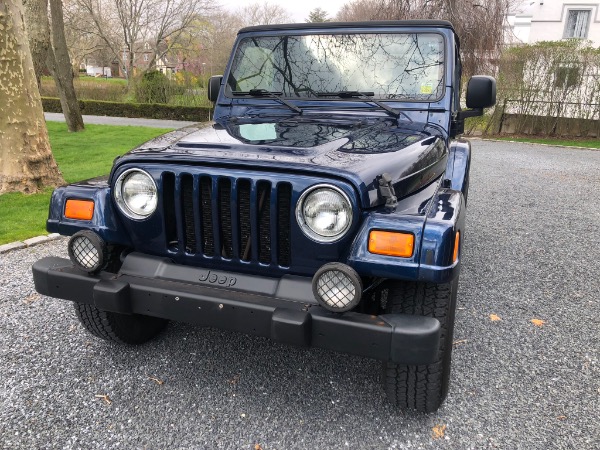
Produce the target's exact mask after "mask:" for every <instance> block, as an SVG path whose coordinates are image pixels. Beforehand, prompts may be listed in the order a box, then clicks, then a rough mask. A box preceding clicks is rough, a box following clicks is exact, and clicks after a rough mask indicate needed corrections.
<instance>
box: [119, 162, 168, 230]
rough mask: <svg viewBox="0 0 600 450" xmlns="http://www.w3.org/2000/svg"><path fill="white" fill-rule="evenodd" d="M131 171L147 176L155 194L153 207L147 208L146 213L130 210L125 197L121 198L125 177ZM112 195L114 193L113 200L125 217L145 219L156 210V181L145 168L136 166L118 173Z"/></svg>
mask: <svg viewBox="0 0 600 450" xmlns="http://www.w3.org/2000/svg"><path fill="white" fill-rule="evenodd" d="M133 173H141V174H142V175H144V176H145V177H146V178H148V180H150V182H151V183H152V189H153V190H154V195H155V199H156V201H155V204H154V207H153V208H152V209H151V210H148V213H147V214H140V213H137V212H135V211H132V210H131V208H130V207H129V205H127V202H126V201H125V199H124V198H123V183H124V182H125V180H126V179H127V177H129V176H130V175H131V174H133ZM113 195H114V199H115V202H116V203H117V206H118V207H119V209H120V210H121V212H122V213H123V214H125V215H126V216H127V217H129V218H130V219H134V220H144V219H147V218H148V217H150V216H151V215H152V214H153V213H154V212H155V211H156V208H157V206H158V189H157V187H156V182H155V181H154V178H152V177H151V176H150V174H149V173H148V172H146V171H145V170H142V169H137V168H133V169H127V170H126V171H124V172H123V173H122V174H121V175H119V177H118V178H117V181H116V183H115V187H114V191H113Z"/></svg>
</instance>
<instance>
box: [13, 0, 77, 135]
mask: <svg viewBox="0 0 600 450" xmlns="http://www.w3.org/2000/svg"><path fill="white" fill-rule="evenodd" d="M24 6H25V21H26V23H27V31H28V35H29V45H30V48H31V49H32V50H31V53H32V59H33V66H34V68H35V75H36V79H37V83H38V87H39V86H40V82H41V77H42V75H43V74H46V73H50V74H52V76H53V78H54V82H55V83H56V88H57V91H58V94H59V97H60V103H61V106H62V110H63V114H64V116H65V120H66V122H67V127H68V128H69V131H72V132H74V131H81V130H83V128H84V125H83V118H82V117H81V111H80V110H79V103H78V101H77V95H76V93H75V87H74V86H73V66H72V65H71V58H70V57H69V50H68V48H67V42H66V39H65V26H64V22H63V13H62V2H61V0H50V13H51V14H50V15H49V14H48V13H49V10H48V0H27V1H26V2H25V3H24Z"/></svg>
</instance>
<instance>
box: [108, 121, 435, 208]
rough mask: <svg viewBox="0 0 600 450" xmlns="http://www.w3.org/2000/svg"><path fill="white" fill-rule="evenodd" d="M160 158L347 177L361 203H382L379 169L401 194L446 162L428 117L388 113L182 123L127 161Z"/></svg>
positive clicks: (423, 183) (425, 180) (415, 187)
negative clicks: (400, 118) (402, 118)
mask: <svg viewBox="0 0 600 450" xmlns="http://www.w3.org/2000/svg"><path fill="white" fill-rule="evenodd" d="M154 158H157V161H158V158H160V162H162V163H163V164H164V163H168V162H169V161H173V162H175V161H177V162H185V163H192V164H199V165H203V164H207V165H218V166H236V167H243V168H257V169H258V168H267V169H268V170H281V171H285V172H302V173H309V174H314V175H315V176H319V175H321V176H326V177H335V178H343V179H345V180H348V181H349V182H351V183H352V184H353V185H354V187H355V188H356V190H357V192H358V194H359V197H360V199H361V204H362V207H364V208H370V207H374V206H377V205H379V204H381V203H384V202H385V201H384V199H382V198H380V196H379V195H378V192H377V177H378V176H380V175H381V174H383V173H388V174H390V175H391V177H392V180H393V183H394V187H395V190H396V195H397V196H398V197H404V196H407V195H409V194H410V193H411V192H414V191H416V190H418V189H420V188H422V187H423V186H426V185H427V184H429V183H430V182H431V181H432V180H434V179H436V178H438V177H439V176H440V175H441V174H442V173H443V172H444V170H445V168H446V159H447V150H446V145H445V143H444V137H443V136H442V134H441V133H440V132H439V131H438V130H437V129H436V128H434V127H431V126H428V125H426V124H423V123H415V122H408V121H407V122H401V123H400V125H398V123H397V121H396V120H393V119H391V118H389V117H356V116H352V117H348V116H345V117H335V116H332V115H315V114H311V115H304V116H294V117H281V116H279V117H270V118H269V117H247V118H230V119H228V120H226V121H221V122H219V123H213V124H208V125H204V126H199V127H190V128H183V129H181V130H177V131H174V132H171V133H167V134H165V135H163V136H160V137H158V138H156V139H153V140H151V141H149V142H147V143H145V144H143V145H141V146H140V147H138V148H136V149H134V150H132V151H131V152H129V153H128V154H127V155H125V156H124V157H123V158H121V160H120V161H118V162H117V164H116V165H115V168H116V167H117V166H119V165H120V164H121V163H123V162H131V161H132V160H136V159H139V160H143V161H148V159H154Z"/></svg>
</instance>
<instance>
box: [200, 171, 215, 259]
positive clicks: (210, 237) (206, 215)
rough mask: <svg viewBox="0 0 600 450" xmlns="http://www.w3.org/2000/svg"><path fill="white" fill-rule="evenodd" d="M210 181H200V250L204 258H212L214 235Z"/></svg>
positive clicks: (208, 178) (204, 179)
mask: <svg viewBox="0 0 600 450" xmlns="http://www.w3.org/2000/svg"><path fill="white" fill-rule="evenodd" d="M211 198H212V180H211V179H210V177H202V178H201V179H200V210H201V216H202V219H201V220H202V250H203V252H204V254H205V255H206V256H214V254H215V246H214V233H213V220H212V219H213V214H212V203H211Z"/></svg>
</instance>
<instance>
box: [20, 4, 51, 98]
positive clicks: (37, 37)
mask: <svg viewBox="0 0 600 450" xmlns="http://www.w3.org/2000/svg"><path fill="white" fill-rule="evenodd" d="M23 6H24V7H25V23H26V25H27V35H28V37H29V48H30V50H31V58H32V60H33V67H34V69H35V77H36V79H37V83H38V86H40V82H41V77H42V75H49V74H50V72H49V71H48V66H47V65H46V62H47V61H48V50H49V49H50V26H49V24H48V0H23ZM44 18H45V20H44Z"/></svg>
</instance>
